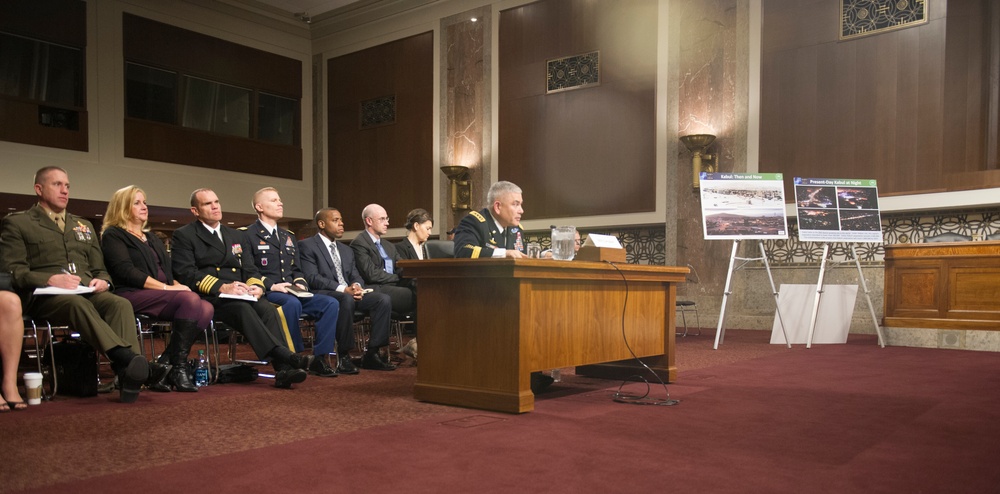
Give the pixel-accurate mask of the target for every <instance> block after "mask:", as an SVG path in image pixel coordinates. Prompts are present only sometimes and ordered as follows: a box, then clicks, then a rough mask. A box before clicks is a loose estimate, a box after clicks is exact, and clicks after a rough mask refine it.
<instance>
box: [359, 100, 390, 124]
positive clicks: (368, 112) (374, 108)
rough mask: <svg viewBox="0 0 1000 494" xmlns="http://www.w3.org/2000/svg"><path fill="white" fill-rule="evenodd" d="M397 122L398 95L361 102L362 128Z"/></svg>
mask: <svg viewBox="0 0 1000 494" xmlns="http://www.w3.org/2000/svg"><path fill="white" fill-rule="evenodd" d="M391 123H396V95H392V96H383V97H381V98H375V99H370V100H368V101H362V102H361V128H362V129H369V128H372V127H379V126H381V125H388V124H391Z"/></svg>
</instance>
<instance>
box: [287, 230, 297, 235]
mask: <svg viewBox="0 0 1000 494" xmlns="http://www.w3.org/2000/svg"><path fill="white" fill-rule="evenodd" d="M285 231H286V232H288V234H289V235H292V236H295V232H293V231H291V230H285Z"/></svg>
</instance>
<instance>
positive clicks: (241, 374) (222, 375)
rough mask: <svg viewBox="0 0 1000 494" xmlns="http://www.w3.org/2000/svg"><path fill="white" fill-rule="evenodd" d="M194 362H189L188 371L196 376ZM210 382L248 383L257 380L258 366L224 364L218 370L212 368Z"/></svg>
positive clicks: (192, 376) (192, 375)
mask: <svg viewBox="0 0 1000 494" xmlns="http://www.w3.org/2000/svg"><path fill="white" fill-rule="evenodd" d="M194 367H195V366H194V362H193V361H191V362H189V363H188V372H189V373H190V374H191V378H192V379H193V378H194V371H195V368H194ZM210 372H211V374H210V376H209V382H210V383H214V384H229V383H248V382H253V381H256V380H257V377H258V376H257V368H256V367H254V366H252V365H246V364H222V365H220V366H219V369H218V371H216V370H215V369H214V368H213V369H210Z"/></svg>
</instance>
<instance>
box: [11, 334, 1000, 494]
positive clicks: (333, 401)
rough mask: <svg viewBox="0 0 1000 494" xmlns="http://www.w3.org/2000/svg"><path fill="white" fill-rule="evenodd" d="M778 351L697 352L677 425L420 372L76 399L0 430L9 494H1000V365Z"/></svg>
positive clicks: (741, 340) (977, 355)
mask: <svg viewBox="0 0 1000 494" xmlns="http://www.w3.org/2000/svg"><path fill="white" fill-rule="evenodd" d="M767 338H768V333H767V332H754V331H732V330H730V331H727V334H726V343H725V344H724V345H723V346H722V347H721V348H720V350H712V349H711V346H712V337H711V336H710V332H706V334H705V335H703V336H689V337H688V338H683V339H680V338H679V339H678V351H677V357H678V365H679V367H680V372H679V378H678V382H677V383H675V384H672V385H670V386H669V393H670V397H671V398H675V399H679V400H681V401H680V404H679V405H677V406H673V407H662V406H635V405H627V404H620V403H616V402H614V401H612V400H611V395H612V393H613V392H614V391H615V390H616V389H617V388H618V385H619V384H620V383H617V382H609V381H602V380H597V379H588V378H583V377H578V376H575V375H572V374H571V373H570V372H569V369H564V370H563V376H564V382H562V383H558V384H556V385H554V386H553V388H552V390H551V391H550V392H547V393H543V394H541V395H539V397H538V398H537V401H536V410H535V411H534V412H531V413H527V414H522V415H506V414H498V413H493V412H483V411H477V410H469V409H461V408H452V407H445V406H439V405H433V404H427V403H420V402H417V401H414V400H413V399H412V398H411V392H412V386H413V383H414V381H415V376H416V369H415V368H413V367H404V368H402V369H400V370H398V371H396V372H389V373H376V372H363V373H362V374H361V375H359V376H341V377H337V378H334V379H320V378H310V379H309V380H307V381H306V382H305V383H303V384H302V385H300V386H298V389H296V390H292V391H286V390H277V389H274V388H271V387H269V386H268V382H267V381H266V380H261V381H259V382H257V383H253V384H229V385H220V386H211V387H208V388H206V389H204V390H203V391H201V392H199V393H197V394H180V393H169V394H155V393H143V395H142V397H141V398H140V402H139V403H137V404H135V405H131V406H125V405H121V404H118V403H114V402H113V401H112V399H111V398H110V397H109V396H105V395H102V396H100V397H97V398H89V399H73V398H62V397H60V398H58V399H56V400H55V401H53V402H50V403H44V404H43V405H41V406H38V407H31V409H30V410H29V411H27V412H17V413H8V414H3V415H0V437H3V445H4V446H5V452H4V453H3V454H2V455H0V456H2V458H3V460H2V462H0V473H2V479H3V480H2V485H0V491H3V492H18V491H25V492H95V493H96V492H137V491H144V492H177V491H209V492H260V491H269V492H290V491H306V490H311V491H316V492H373V491H376V490H378V491H401V492H442V491H458V492H470V491H475V492H622V491H626V490H628V491H632V490H635V489H643V490H653V491H657V492H663V491H671V492H692V493H693V492H838V493H842V492H859V493H861V492H864V493H869V492H977V493H978V492H997V488H996V486H997V485H1000V472H998V471H997V470H996V469H995V468H994V465H993V463H994V461H995V458H997V457H998V454H1000V425H998V424H1000V393H996V389H997V388H998V386H997V385H998V384H1000V376H998V375H997V374H996V372H995V370H996V369H997V366H998V364H1000V355H998V354H994V353H981V352H962V351H954V350H928V349H911V348H892V347H890V348H886V349H879V348H878V347H877V345H876V344H875V341H874V339H873V338H870V337H866V336H854V335H852V337H851V341H849V343H848V344H847V345H824V346H814V347H813V348H812V349H809V350H807V349H805V348H804V347H802V346H796V347H795V348H792V349H790V350H789V349H786V348H784V347H783V346H779V345H769V344H768V343H767ZM626 389H627V390H628V391H630V392H633V393H640V392H643V391H644V390H645V389H644V387H643V386H642V385H641V384H630V385H628V386H627V387H626ZM652 396H653V397H656V398H660V397H665V392H664V390H663V388H662V387H658V386H654V387H653V388H652Z"/></svg>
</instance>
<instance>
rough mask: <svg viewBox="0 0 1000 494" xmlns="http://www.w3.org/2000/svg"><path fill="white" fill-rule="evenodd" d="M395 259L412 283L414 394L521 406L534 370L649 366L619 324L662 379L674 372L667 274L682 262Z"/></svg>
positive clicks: (530, 405)
mask: <svg viewBox="0 0 1000 494" xmlns="http://www.w3.org/2000/svg"><path fill="white" fill-rule="evenodd" d="M399 266H400V268H402V269H403V273H404V276H406V277H408V278H416V279H417V286H418V296H417V319H418V324H419V339H420V364H419V365H418V366H417V384H416V387H415V388H414V393H413V394H414V397H416V398H417V399H418V400H422V401H429V402H434V403H443V404H447V405H458V406H464V407H472V408H482V409H486V410H495V411H501V412H510V413H520V412H527V411H531V410H533V409H534V402H535V397H534V394H532V392H531V386H530V374H531V373H532V372H534V371H541V370H547V369H554V368H559V367H570V366H581V367H578V368H577V373H578V374H585V375H589V376H595V377H608V378H628V377H629V376H634V375H636V374H648V373H647V372H646V371H645V369H643V368H642V367H640V366H638V364H637V363H635V362H634V359H633V358H632V355H631V354H630V353H629V350H628V347H626V344H625V341H624V339H623V333H624V337H625V338H627V340H628V346H630V347H631V348H632V351H633V352H635V354H636V355H637V356H639V357H649V358H646V359H644V362H646V363H647V365H649V366H650V367H651V368H653V369H654V370H655V371H656V372H657V373H658V374H659V375H660V376H661V377H662V378H663V379H664V380H671V381H672V380H674V379H675V378H676V372H677V368H676V365H675V362H674V301H675V297H676V295H675V283H680V282H683V281H684V278H685V275H686V274H687V273H688V269H687V268H682V267H665V266H646V265H635V264H621V265H617V269H616V267H615V266H612V265H611V264H608V263H599V262H587V261H554V260H548V259H431V260H426V261H401V262H400V263H399ZM626 294H627V298H628V304H627V305H626ZM623 307H625V312H624V318H623V312H622V310H623ZM623 319H624V325H625V328H624V331H623V330H622V321H623ZM587 364H601V365H587Z"/></svg>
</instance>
